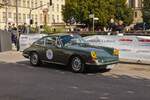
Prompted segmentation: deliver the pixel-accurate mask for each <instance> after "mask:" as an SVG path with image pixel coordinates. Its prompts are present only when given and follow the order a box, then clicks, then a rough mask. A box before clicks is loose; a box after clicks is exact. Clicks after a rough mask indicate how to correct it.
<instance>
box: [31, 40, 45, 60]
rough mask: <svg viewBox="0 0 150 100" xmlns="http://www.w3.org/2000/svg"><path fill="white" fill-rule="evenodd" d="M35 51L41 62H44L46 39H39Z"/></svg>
mask: <svg viewBox="0 0 150 100" xmlns="http://www.w3.org/2000/svg"><path fill="white" fill-rule="evenodd" d="M33 46H34V47H33V48H34V51H36V52H37V53H38V54H39V57H40V59H41V60H43V59H44V58H45V57H44V50H45V38H42V39H39V40H38V41H36V42H35V43H34V45H33Z"/></svg>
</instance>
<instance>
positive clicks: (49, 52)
mask: <svg viewBox="0 0 150 100" xmlns="http://www.w3.org/2000/svg"><path fill="white" fill-rule="evenodd" d="M46 57H47V58H48V59H49V60H51V59H53V51H52V50H51V49H48V50H47V51H46Z"/></svg>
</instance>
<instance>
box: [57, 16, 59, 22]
mask: <svg viewBox="0 0 150 100" xmlns="http://www.w3.org/2000/svg"><path fill="white" fill-rule="evenodd" d="M57 23H59V15H57Z"/></svg>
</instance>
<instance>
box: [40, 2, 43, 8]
mask: <svg viewBox="0 0 150 100" xmlns="http://www.w3.org/2000/svg"><path fill="white" fill-rule="evenodd" d="M42 5H43V2H42V1H40V6H42ZM41 9H42V7H41Z"/></svg>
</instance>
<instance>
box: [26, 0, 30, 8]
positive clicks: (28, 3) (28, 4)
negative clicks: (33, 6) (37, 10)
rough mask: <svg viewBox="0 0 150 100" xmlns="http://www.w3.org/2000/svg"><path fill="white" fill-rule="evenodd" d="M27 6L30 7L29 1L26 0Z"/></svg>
mask: <svg viewBox="0 0 150 100" xmlns="http://www.w3.org/2000/svg"><path fill="white" fill-rule="evenodd" d="M27 7H28V8H30V1H29V0H28V1H27Z"/></svg>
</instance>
